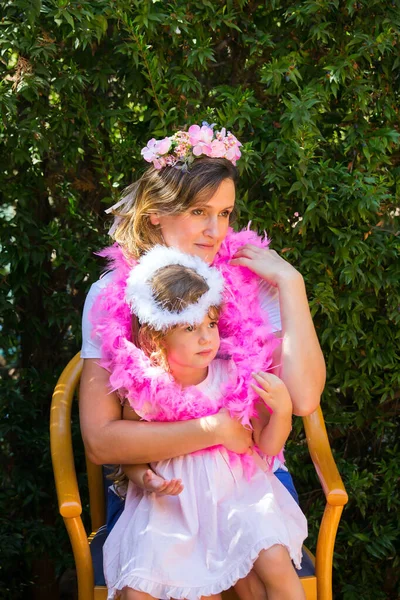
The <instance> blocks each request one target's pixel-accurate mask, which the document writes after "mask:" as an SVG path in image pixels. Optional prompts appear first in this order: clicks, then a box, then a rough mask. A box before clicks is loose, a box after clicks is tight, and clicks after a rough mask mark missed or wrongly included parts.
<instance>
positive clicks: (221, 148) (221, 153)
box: [209, 140, 226, 158]
mask: <svg viewBox="0 0 400 600" xmlns="http://www.w3.org/2000/svg"><path fill="white" fill-rule="evenodd" d="M209 156H212V158H224V157H225V156H226V148H225V144H224V142H221V141H220V140H214V141H212V142H211V154H210V155H209Z"/></svg>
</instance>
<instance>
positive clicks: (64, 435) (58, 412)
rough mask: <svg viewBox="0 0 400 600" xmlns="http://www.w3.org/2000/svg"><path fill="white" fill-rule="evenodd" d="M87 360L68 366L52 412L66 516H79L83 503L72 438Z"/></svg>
mask: <svg viewBox="0 0 400 600" xmlns="http://www.w3.org/2000/svg"><path fill="white" fill-rule="evenodd" d="M82 366H83V360H82V359H81V358H80V354H79V353H78V354H76V355H75V356H74V358H73V359H72V360H70V362H69V363H68V365H67V366H66V367H65V369H64V371H63V372H62V373H61V376H60V378H59V380H58V382H57V385H56V387H55V390H54V393H53V399H52V403H51V411H50V447H51V459H52V463H53V470H54V479H55V482H56V490H57V498H58V506H59V510H60V513H61V515H62V516H63V517H66V518H72V517H77V516H79V515H80V514H81V512H82V504H81V499H80V495H79V490H78V482H77V479H76V472H75V464H74V455H73V449H72V437H71V406H72V401H73V397H74V392H75V389H76V387H77V385H78V382H79V378H80V376H81V372H82Z"/></svg>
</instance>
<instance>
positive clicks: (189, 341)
mask: <svg viewBox="0 0 400 600" xmlns="http://www.w3.org/2000/svg"><path fill="white" fill-rule="evenodd" d="M163 347H164V350H165V354H166V358H167V361H168V365H169V368H170V370H171V373H172V375H173V376H174V377H175V378H176V379H178V381H185V376H190V374H193V373H196V372H198V371H199V370H203V371H205V370H206V368H207V367H208V365H209V364H210V362H211V361H212V360H214V358H215V357H216V355H217V352H218V348H219V331H218V323H217V321H215V320H213V319H211V318H210V317H209V316H206V317H205V318H204V320H203V322H202V323H200V325H194V326H192V325H190V326H188V325H180V326H178V327H175V328H174V329H172V330H171V331H169V332H168V333H167V334H166V336H165V338H164V340H163Z"/></svg>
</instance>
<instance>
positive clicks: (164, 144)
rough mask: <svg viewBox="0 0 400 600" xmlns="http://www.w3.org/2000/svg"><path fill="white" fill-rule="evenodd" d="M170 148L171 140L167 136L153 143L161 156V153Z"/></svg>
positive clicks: (165, 152)
mask: <svg viewBox="0 0 400 600" xmlns="http://www.w3.org/2000/svg"><path fill="white" fill-rule="evenodd" d="M170 148H171V140H170V139H169V138H168V137H166V138H164V139H163V140H159V141H158V142H156V143H155V151H156V152H157V154H159V155H160V156H162V155H163V154H167V152H168V151H169V149H170Z"/></svg>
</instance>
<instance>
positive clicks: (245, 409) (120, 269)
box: [91, 229, 283, 472]
mask: <svg viewBox="0 0 400 600" xmlns="http://www.w3.org/2000/svg"><path fill="white" fill-rule="evenodd" d="M245 244H254V245H255V246H258V247H260V248H265V247H267V246H268V244H269V240H268V239H267V238H266V237H264V238H263V239H262V238H260V237H259V236H257V234H256V233H254V232H253V231H250V230H249V229H245V230H243V231H241V232H239V233H235V232H233V231H232V230H230V231H229V233H228V235H227V237H226V238H225V241H224V242H223V244H222V245H221V248H220V251H219V252H218V254H217V256H216V258H215V260H214V263H213V266H214V267H217V268H218V269H219V271H220V272H221V273H222V275H223V277H224V279H225V292H224V304H223V310H222V313H221V316H220V320H219V329H220V334H221V346H220V351H219V356H221V357H224V358H230V359H232V360H233V362H234V363H235V365H236V374H237V377H236V379H235V378H234V377H233V379H232V381H229V382H228V384H227V385H226V387H225V389H224V390H223V393H222V394H221V399H220V400H219V401H218V402H215V401H212V400H211V399H210V398H208V397H207V396H205V395H204V394H203V393H202V392H201V391H200V390H199V389H197V388H196V387H195V386H191V387H187V388H184V389H183V388H181V386H179V385H178V384H177V383H175V381H174V380H173V379H172V377H171V376H170V375H169V374H168V373H166V372H165V371H163V370H162V369H160V368H159V367H154V366H153V365H151V363H150V361H149V359H148V357H147V356H146V355H145V354H144V352H143V351H142V350H140V349H139V348H137V347H136V346H135V345H134V344H133V343H132V342H131V341H130V340H131V314H130V311H129V307H128V305H127V304H126V302H125V286H126V281H127V277H128V273H129V271H130V269H131V268H132V266H134V264H135V263H134V262H129V261H128V260H127V259H126V258H125V257H124V255H123V253H122V250H121V249H120V248H119V247H118V246H117V245H116V244H114V245H113V246H111V247H109V248H106V249H104V250H102V251H101V252H99V255H100V256H103V257H105V258H107V259H108V263H109V268H110V269H112V270H113V273H114V275H113V278H112V281H111V283H110V284H109V285H108V286H107V287H106V288H105V289H104V290H103V291H102V292H101V293H100V295H99V296H98V298H97V299H96V301H95V303H94V305H93V308H92V312H91V320H92V322H93V335H98V336H99V338H100V339H101V342H102V346H101V349H102V356H103V358H102V360H101V363H100V364H101V366H102V367H104V368H105V369H107V370H108V371H110V386H111V388H112V390H114V391H115V390H118V392H119V394H120V396H121V397H122V398H126V399H128V401H129V403H130V405H131V406H132V408H133V409H134V410H135V411H137V412H138V413H139V414H141V415H142V416H143V418H144V419H145V420H147V421H178V420H188V419H194V418H199V417H204V416H208V415H212V414H215V413H216V412H218V410H219V409H220V408H222V407H225V408H227V409H228V410H229V411H230V413H231V415H232V416H235V417H236V418H239V419H240V420H241V421H242V423H243V424H244V425H249V424H250V419H251V417H254V416H256V412H255V408H254V407H255V403H256V400H258V396H257V394H256V393H255V392H254V391H253V389H252V388H251V387H250V385H249V383H250V382H251V381H252V377H251V373H252V372H254V371H258V370H263V371H266V370H268V368H269V367H270V366H271V362H272V352H273V350H274V349H275V348H276V347H277V346H278V345H279V344H280V340H278V339H277V338H276V337H275V336H274V334H273V332H272V327H271V326H270V324H269V322H268V318H267V315H266V314H265V312H264V311H263V310H262V309H261V306H260V303H259V300H258V298H259V277H258V276H257V275H255V274H254V273H252V272H251V271H250V270H249V269H247V268H246V267H237V266H231V265H230V264H229V260H230V259H231V257H232V256H233V255H234V254H235V252H236V250H238V248H240V247H241V246H243V245H245ZM231 454H232V453H231ZM278 457H279V458H280V459H281V460H283V454H282V453H280V455H279V456H278ZM269 458H272V457H269ZM232 459H236V460H237V455H233V456H232ZM241 459H242V460H243V461H244V463H245V465H244V466H245V468H246V471H247V472H249V468H250V467H249V460H248V457H243V456H242V455H241ZM250 462H251V461H250ZM269 463H270V464H272V460H269ZM253 464H254V463H253ZM250 470H251V468H250Z"/></svg>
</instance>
